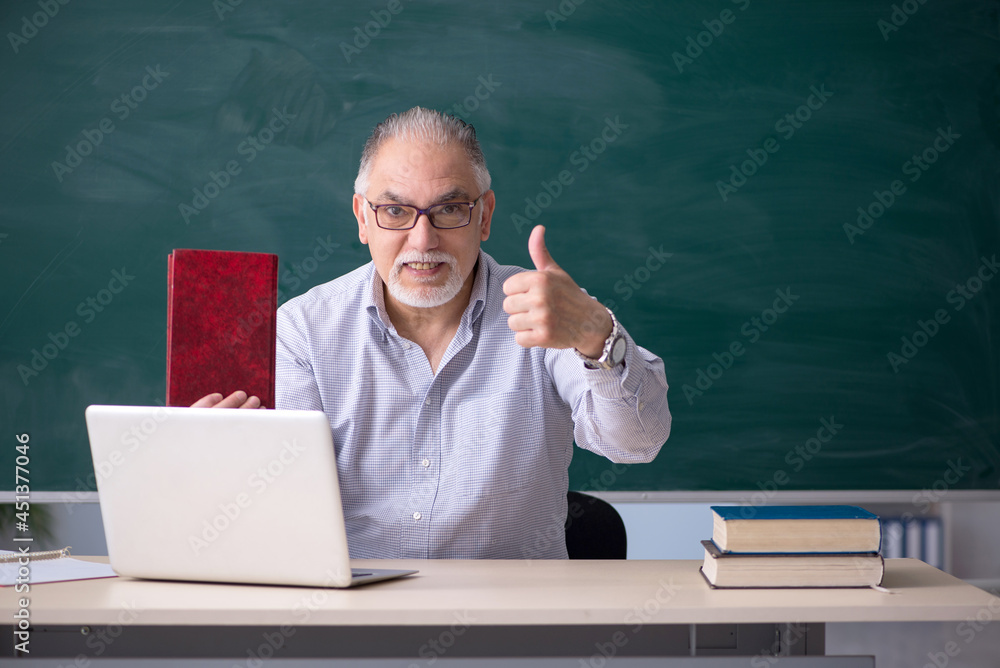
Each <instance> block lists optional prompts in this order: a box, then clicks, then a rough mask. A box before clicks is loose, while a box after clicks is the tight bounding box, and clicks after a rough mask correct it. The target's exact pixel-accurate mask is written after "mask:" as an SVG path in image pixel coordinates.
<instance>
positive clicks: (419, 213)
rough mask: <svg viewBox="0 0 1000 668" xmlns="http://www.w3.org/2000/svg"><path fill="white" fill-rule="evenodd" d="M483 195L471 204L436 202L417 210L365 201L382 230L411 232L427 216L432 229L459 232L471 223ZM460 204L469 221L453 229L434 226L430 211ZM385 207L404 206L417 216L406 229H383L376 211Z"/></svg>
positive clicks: (397, 204)
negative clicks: (465, 209) (421, 217)
mask: <svg viewBox="0 0 1000 668" xmlns="http://www.w3.org/2000/svg"><path fill="white" fill-rule="evenodd" d="M485 194H486V193H483V195H485ZM483 195H480V196H479V197H477V198H476V199H474V200H472V201H471V202H438V203H437V204H432V205H430V206H429V207H427V208H426V209H418V208H417V207H415V206H413V205H412V204H399V203H396V202H393V203H392V204H372V203H371V201H369V199H368V198H367V197H366V198H365V201H366V202H368V206H370V207H371V209H372V211H374V212H375V224H376V225H378V226H379V227H380V228H381V229H383V230H392V231H393V232H405V231H406V230H412V229H413V228H414V227H416V226H417V221H418V220H420V216H427V220H428V221H429V222H430V224H431V227H433V228H435V229H438V230H460V229H462V228H463V227H468V226H469V224H470V223H471V222H472V211H473V209H475V208H476V205H477V204H479V200H481V199H482V198H483ZM462 204H464V205H466V206H468V207H469V219H468V220H466V221H465V223H464V224H462V225H456V226H455V227H440V226H438V225H435V224H434V216H432V215H431V211H432V210H433V209H436V208H437V207H439V206H454V205H462ZM387 206H405V207H406V208H408V209H416V211H417V215H415V216H414V217H413V223H412V224H411V225H409V226H408V227H385V226H384V225H382V223H380V222H378V210H379V209H384V208H385V207H387Z"/></svg>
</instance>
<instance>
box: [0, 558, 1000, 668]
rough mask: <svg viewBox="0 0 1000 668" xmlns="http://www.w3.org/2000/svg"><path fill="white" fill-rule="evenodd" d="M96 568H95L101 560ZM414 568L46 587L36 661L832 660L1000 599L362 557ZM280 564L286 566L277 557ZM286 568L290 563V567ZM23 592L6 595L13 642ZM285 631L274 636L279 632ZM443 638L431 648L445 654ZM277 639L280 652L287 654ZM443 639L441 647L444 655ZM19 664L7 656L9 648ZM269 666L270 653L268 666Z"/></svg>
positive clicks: (900, 577)
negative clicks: (750, 586) (881, 635)
mask: <svg viewBox="0 0 1000 668" xmlns="http://www.w3.org/2000/svg"><path fill="white" fill-rule="evenodd" d="M94 559H95V560H100V558H94ZM354 565H355V566H356V567H365V566H366V565H367V566H377V567H382V568H416V569H418V570H419V571H420V573H418V574H417V575H415V576H411V577H408V578H405V579H402V580H394V581H388V582H383V583H376V584H372V585H367V586H365V587H361V588H357V589H350V590H337V589H313V588H300V587H276V586H245V585H225V584H202V583H180V582H158V581H144V580H133V579H126V578H114V579H106V580H88V581H79V582H67V583H53V584H43V585H36V586H34V587H32V589H31V592H30V594H29V596H30V599H31V603H30V610H31V623H32V627H33V631H32V635H31V645H30V647H31V656H32V657H39V656H50V657H51V656H64V657H75V656H77V655H78V654H83V655H85V656H89V657H92V656H94V655H95V652H96V650H97V649H99V648H100V649H101V650H102V651H101V656H104V657H107V656H167V655H170V656H208V657H240V658H243V659H246V658H247V656H251V657H252V656H253V655H254V652H259V654H265V653H268V652H272V653H274V654H275V656H278V657H316V656H321V655H325V656H341V657H351V656H353V657H412V658H414V659H416V660H422V661H424V662H426V661H427V658H428V657H447V658H449V659H450V658H455V657H477V656H595V655H596V656H598V657H599V656H601V655H602V654H605V655H611V654H614V655H616V656H671V655H674V656H679V655H689V654H690V653H691V650H690V646H689V645H690V642H691V640H692V639H694V640H695V646H696V648H697V653H698V654H740V655H753V654H757V653H758V652H760V651H761V650H762V649H764V650H766V648H768V647H770V646H771V645H772V643H773V642H774V640H775V639H776V638H778V634H783V637H782V638H781V644H780V646H781V647H782V648H784V649H785V651H788V652H790V653H791V654H796V655H798V654H808V655H812V654H822V653H823V650H824V648H823V628H824V627H823V625H824V624H825V623H826V622H858V621H869V622H889V621H897V622H898V621H961V620H964V619H966V618H969V617H971V618H975V616H976V614H977V613H978V612H980V611H981V610H983V609H986V610H991V611H992V612H993V615H994V617H996V616H997V615H998V614H1000V598H997V597H995V596H992V595H990V594H989V593H987V592H984V591H982V590H980V589H977V588H975V587H972V586H971V585H968V584H965V583H963V582H962V581H961V580H958V579H956V578H954V577H952V576H950V575H947V574H945V573H943V572H941V571H938V570H936V569H934V568H932V567H930V566H928V565H926V564H924V563H923V562H920V561H916V560H912V559H893V560H887V562H886V576H885V582H884V584H885V586H886V587H888V588H890V589H891V590H893V591H894V592H895V593H894V594H887V593H882V592H879V591H875V590H872V589H798V590H797V589H779V590H774V589H772V590H762V589H756V590H713V589H710V588H709V587H708V586H707V584H706V583H705V581H704V580H703V579H702V577H701V574H700V573H699V572H698V567H699V566H700V562H697V561H451V560H431V561H415V560H399V561H393V560H388V561H378V562H366V561H359V562H355V563H354ZM276 567H283V566H282V565H281V564H280V563H278V562H276ZM289 567H290V566H289ZM20 596H21V595H17V594H15V593H14V592H13V588H5V589H4V590H2V591H0V604H2V605H0V607H2V609H3V610H4V613H3V615H4V620H5V624H6V625H7V628H6V629H5V633H4V634H3V635H4V642H5V643H7V642H9V641H10V637H11V633H10V631H12V630H13V629H12V628H11V626H10V624H9V621H10V620H11V619H12V618H11V616H10V614H9V613H8V612H6V611H10V610H13V609H14V608H15V605H16V601H17V598H19V597H20ZM275 634H277V635H275ZM435 642H436V645H435ZM278 645H280V647H277V646H278ZM445 645H447V646H445ZM0 651H2V652H3V653H2V654H0V656H12V654H13V647H12V646H11V645H9V644H8V645H4V646H2V647H0ZM264 658H267V657H264Z"/></svg>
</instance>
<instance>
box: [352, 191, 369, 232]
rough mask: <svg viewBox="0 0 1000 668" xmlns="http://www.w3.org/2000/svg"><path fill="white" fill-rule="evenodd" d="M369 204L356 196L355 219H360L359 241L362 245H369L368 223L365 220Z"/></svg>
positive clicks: (359, 196) (361, 197)
mask: <svg viewBox="0 0 1000 668" xmlns="http://www.w3.org/2000/svg"><path fill="white" fill-rule="evenodd" d="M367 206H368V204H367V203H366V202H365V198H364V197H363V196H361V195H358V194H357V193H355V194H354V217H355V218H357V219H358V239H360V240H361V243H363V244H366V245H367V243H368V222H367V221H366V220H365V216H366V212H365V209H366V208H367Z"/></svg>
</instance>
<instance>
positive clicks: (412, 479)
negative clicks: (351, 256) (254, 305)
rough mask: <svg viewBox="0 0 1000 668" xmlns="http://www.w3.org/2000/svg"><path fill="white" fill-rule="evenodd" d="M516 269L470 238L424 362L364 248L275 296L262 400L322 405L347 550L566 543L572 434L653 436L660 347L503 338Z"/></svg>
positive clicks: (624, 443) (513, 549) (660, 385)
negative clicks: (441, 343) (508, 283)
mask: <svg viewBox="0 0 1000 668" xmlns="http://www.w3.org/2000/svg"><path fill="white" fill-rule="evenodd" d="M520 271H524V269H521V268H520V267H509V266H500V265H498V264H497V263H496V262H495V261H494V260H493V258H491V257H490V256H489V255H487V254H486V253H483V252H482V251H480V255H479V264H478V270H477V274H476V278H475V282H474V285H473V289H472V295H471V298H470V300H469V306H468V307H467V308H466V309H465V312H464V313H463V314H462V321H461V324H460V325H459V328H458V332H457V333H456V334H455V338H454V339H453V340H452V342H451V344H450V345H449V346H448V349H447V351H446V352H445V354H444V357H443V358H442V360H441V363H440V364H439V366H438V373H437V375H435V374H433V373H432V372H431V367H430V363H429V362H428V361H427V357H426V355H425V354H424V352H423V350H422V349H421V348H420V347H419V346H418V345H416V344H414V343H413V342H411V341H408V340H407V339H404V338H403V337H401V336H399V334H397V333H396V329H395V328H394V327H393V326H392V324H391V323H390V322H389V317H388V315H387V313H386V310H385V301H384V300H385V298H384V294H383V285H382V280H381V278H379V276H378V272H376V271H375V268H374V265H373V264H372V263H368V264H366V265H364V266H362V267H359V268H358V269H356V270H354V271H352V272H351V273H349V274H346V275H344V276H341V277H340V278H338V279H336V280H333V281H330V282H329V283H325V284H323V285H319V286H317V287H315V288H313V289H312V290H310V291H309V292H308V293H306V294H304V295H302V296H300V297H297V298H295V299H292V300H290V301H289V302H288V303H286V304H285V305H284V306H282V307H281V308H280V309H279V310H278V340H277V387H276V390H277V399H276V405H277V408H285V409H315V410H322V411H324V412H325V413H326V415H327V417H328V418H329V420H330V428H331V429H332V430H333V442H334V444H335V448H336V450H337V470H338V474H339V477H340V486H341V494H342V497H343V504H344V515H345V518H346V522H347V536H348V544H349V546H350V553H351V556H352V557H353V558H418V559H425V558H460V559H461V558H483V559H502V558H514V559H543V558H566V543H565V534H564V531H563V524H564V522H565V519H566V491H567V487H568V484H569V483H568V474H567V467H568V466H569V462H570V458H571V457H572V455H573V440H574V438H575V440H576V442H577V444H578V445H580V446H581V447H584V448H586V449H588V450H592V451H593V452H596V453H598V454H601V455H604V456H605V457H607V458H609V459H611V460H612V461H615V462H623V463H632V462H647V461H650V460H652V459H653V457H655V456H656V453H657V452H658V451H659V449H660V446H661V445H662V444H663V442H664V441H665V440H666V439H667V435H668V434H669V433H670V412H669V410H668V408H667V381H666V376H665V374H664V370H663V362H662V361H661V360H660V359H659V358H658V357H656V356H654V355H652V354H651V353H649V352H648V351H646V350H643V349H642V348H640V347H638V346H636V345H635V343H634V342H633V341H632V339H631V338H628V352H627V353H626V357H625V364H624V367H622V366H619V367H618V368H617V369H612V370H610V371H606V370H600V369H599V370H589V369H586V368H585V367H584V365H583V362H582V361H581V360H580V358H578V357H577V356H576V354H575V353H574V352H573V351H572V350H553V349H547V348H522V347H521V346H519V345H518V344H517V343H516V342H515V341H514V333H513V332H512V331H511V330H510V329H509V328H508V327H507V314H506V313H505V312H504V310H503V305H502V303H503V298H504V294H503V288H502V285H503V282H504V280H506V279H507V278H508V277H509V276H512V275H513V274H515V273H517V272H520ZM626 336H627V335H626Z"/></svg>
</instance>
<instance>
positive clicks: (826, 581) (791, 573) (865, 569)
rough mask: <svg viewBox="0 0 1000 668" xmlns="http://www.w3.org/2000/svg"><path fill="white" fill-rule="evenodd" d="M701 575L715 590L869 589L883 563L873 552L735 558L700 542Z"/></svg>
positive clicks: (879, 577) (876, 581)
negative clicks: (758, 588) (701, 551)
mask: <svg viewBox="0 0 1000 668" xmlns="http://www.w3.org/2000/svg"><path fill="white" fill-rule="evenodd" d="M701 544H702V545H703V546H704V547H705V561H704V562H703V563H702V566H701V573H702V575H704V576H705V579H706V580H707V581H708V584H709V585H711V586H712V587H718V588H730V587H733V588H743V587H873V586H876V585H879V584H881V583H882V575H883V573H884V571H885V562H884V561H883V560H882V556H881V555H880V554H878V553H876V552H857V553H851V552H836V553H829V554H824V553H802V552H799V553H787V552H786V553H779V554H736V553H733V552H729V553H726V552H723V551H722V550H720V549H719V548H718V547H717V546H716V544H715V543H713V542H712V541H710V540H703V541H701Z"/></svg>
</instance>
